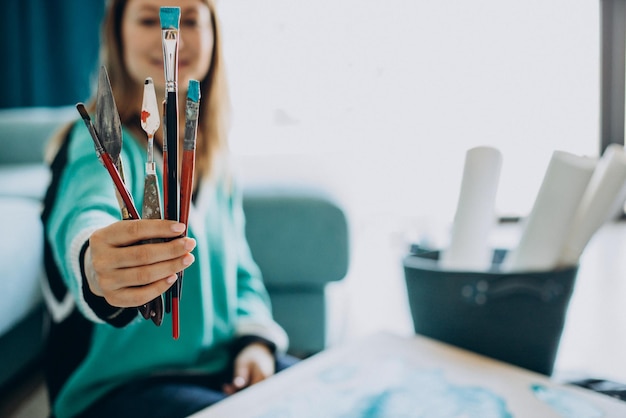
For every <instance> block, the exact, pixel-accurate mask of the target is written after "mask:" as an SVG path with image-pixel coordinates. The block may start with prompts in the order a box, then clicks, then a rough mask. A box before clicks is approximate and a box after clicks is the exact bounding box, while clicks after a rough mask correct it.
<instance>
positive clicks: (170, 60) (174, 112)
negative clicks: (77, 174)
mask: <svg viewBox="0 0 626 418" xmlns="http://www.w3.org/2000/svg"><path fill="white" fill-rule="evenodd" d="M159 18H160V21H161V41H162V44H163V67H164V71H165V141H163V142H164V145H163V149H164V151H165V153H164V159H166V162H165V164H167V173H166V177H165V180H164V190H167V195H166V196H165V197H164V202H165V205H164V206H165V214H166V217H167V219H170V220H174V221H178V204H179V186H178V86H177V82H178V41H179V33H178V28H179V23H180V7H161V8H160V9H159ZM179 276H180V275H179ZM177 289H178V284H175V285H173V286H172V287H170V288H169V289H168V290H167V292H166V300H165V308H166V311H168V308H170V307H171V308H172V310H173V309H174V306H173V305H171V298H172V296H173V294H174V292H175V291H176V290H177ZM172 318H173V319H172V332H173V337H174V338H175V339H177V338H178V333H177V331H178V324H177V323H176V322H175V321H174V319H176V320H178V313H177V312H175V313H173V314H172Z"/></svg>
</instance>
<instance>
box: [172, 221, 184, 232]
mask: <svg viewBox="0 0 626 418" xmlns="http://www.w3.org/2000/svg"><path fill="white" fill-rule="evenodd" d="M185 228H186V227H185V224H183V223H180V222H179V223H175V224H174V225H172V231H173V232H178V233H179V234H180V233H182V232H185Z"/></svg>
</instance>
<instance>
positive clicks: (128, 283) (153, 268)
mask: <svg viewBox="0 0 626 418" xmlns="http://www.w3.org/2000/svg"><path fill="white" fill-rule="evenodd" d="M194 261H195V257H194V255H193V254H191V253H186V254H184V255H183V256H181V257H178V258H175V259H171V260H167V261H162V262H159V263H154V264H149V265H141V266H139V267H131V268H124V269H118V270H116V271H115V272H114V273H113V274H111V275H110V276H107V277H106V278H105V279H106V280H101V284H100V286H101V288H102V290H103V291H104V292H105V293H111V292H117V291H119V290H123V289H127V288H134V287H141V286H148V285H151V284H152V283H155V282H157V281H159V280H162V279H164V278H166V277H169V276H171V275H173V274H176V273H177V272H179V271H182V270H184V269H186V268H187V267H189V266H190V265H191V264H192V263H193V262H194Z"/></svg>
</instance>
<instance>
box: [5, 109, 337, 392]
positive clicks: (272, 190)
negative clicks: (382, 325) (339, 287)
mask: <svg viewBox="0 0 626 418" xmlns="http://www.w3.org/2000/svg"><path fill="white" fill-rule="evenodd" d="M77 118H78V113H77V112H76V109H75V108H73V107H60V108H16V109H4V110H0V231H2V232H1V234H2V239H1V240H0V269H1V271H2V289H3V298H4V301H3V303H1V304H0V358H1V359H3V367H2V368H0V388H1V389H2V394H1V395H2V396H4V394H5V392H6V391H5V389H6V388H8V387H9V386H10V385H11V384H12V382H15V381H17V380H18V379H20V376H22V375H24V374H26V373H32V371H33V370H34V369H37V367H38V366H39V363H38V360H39V357H40V354H41V353H42V350H43V342H44V341H45V338H46V324H47V321H48V318H47V313H46V310H45V308H44V305H43V302H42V295H41V289H40V283H41V279H42V277H43V274H44V271H43V263H42V258H43V257H42V239H43V235H42V234H43V232H42V226H41V222H40V218H39V216H40V210H41V199H42V197H43V195H44V193H45V189H46V186H47V184H48V181H49V173H48V170H47V167H46V166H45V164H44V163H43V150H44V148H45V143H46V140H47V138H48V137H49V136H50V134H51V133H52V132H53V131H54V130H55V129H57V127H59V126H60V125H61V124H63V123H65V122H66V121H69V120H72V119H77ZM94 158H95V154H94ZM244 186H245V185H244ZM244 211H245V214H246V220H247V222H246V234H247V237H248V240H249V243H250V247H251V250H252V254H253V256H254V258H255V260H256V261H257V263H258V264H259V267H260V268H261V271H262V273H263V277H264V281H265V283H266V286H267V289H268V292H269V294H270V298H271V300H272V308H273V312H274V316H275V318H276V320H277V321H278V322H279V323H280V324H281V325H282V326H283V327H284V328H285V330H286V331H287V334H288V335H289V338H290V352H291V353H292V354H295V355H298V356H306V355H309V354H313V353H315V352H318V351H320V350H323V349H324V348H325V347H326V346H327V344H328V341H327V334H328V325H329V320H328V318H327V310H328V306H327V305H328V303H327V299H328V297H327V294H326V293H327V292H326V290H327V289H326V288H327V286H328V284H329V283H330V282H333V281H340V280H342V279H343V278H344V277H345V276H346V273H347V271H348V267H349V233H348V222H347V218H346V215H345V212H344V210H343V209H342V207H341V205H340V204H339V203H338V201H337V200H336V199H334V198H333V197H332V196H331V195H329V194H328V193H327V192H326V191H324V190H322V189H319V188H315V187H310V186H307V187H303V186H302V185H298V184H292V185H289V184H288V183H287V184H285V183H282V184H281V185H277V184H262V185H259V184H256V185H255V186H253V187H252V186H250V187H244Z"/></svg>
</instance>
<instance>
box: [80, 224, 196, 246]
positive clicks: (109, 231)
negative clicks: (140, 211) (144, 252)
mask: <svg viewBox="0 0 626 418" xmlns="http://www.w3.org/2000/svg"><path fill="white" fill-rule="evenodd" d="M184 231H185V225H184V224H182V223H180V222H176V221H168V220H164V219H139V220H125V221H119V222H114V223H112V224H111V225H109V226H107V227H105V228H102V229H100V230H98V231H96V232H94V233H93V234H92V239H96V240H101V241H103V242H105V243H107V244H108V245H110V246H113V247H123V246H128V245H132V244H135V243H137V242H140V241H144V240H149V239H158V238H164V239H169V238H175V237H177V236H180V235H181V234H182V233H183V232H184Z"/></svg>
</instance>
